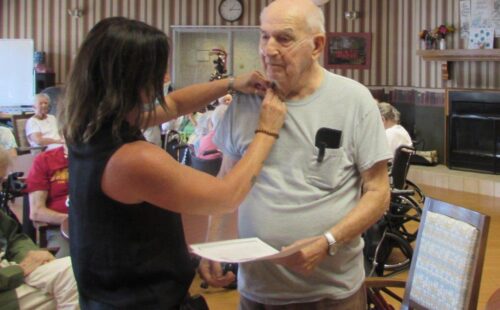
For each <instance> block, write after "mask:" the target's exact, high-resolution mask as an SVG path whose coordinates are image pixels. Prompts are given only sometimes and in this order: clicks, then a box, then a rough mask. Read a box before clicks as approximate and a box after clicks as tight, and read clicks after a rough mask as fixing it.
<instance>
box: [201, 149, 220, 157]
mask: <svg viewBox="0 0 500 310" xmlns="http://www.w3.org/2000/svg"><path fill="white" fill-rule="evenodd" d="M217 153H220V151H219V150H217V149H215V150H208V151H205V152H203V156H205V155H212V154H217Z"/></svg>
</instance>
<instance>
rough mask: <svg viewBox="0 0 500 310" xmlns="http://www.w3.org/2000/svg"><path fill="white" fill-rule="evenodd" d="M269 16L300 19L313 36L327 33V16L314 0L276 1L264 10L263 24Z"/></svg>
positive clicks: (261, 17)
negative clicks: (264, 19) (275, 15)
mask: <svg viewBox="0 0 500 310" xmlns="http://www.w3.org/2000/svg"><path fill="white" fill-rule="evenodd" d="M268 14H277V16H280V15H282V14H283V15H286V16H287V18H294V19H298V20H300V21H301V22H303V23H304V26H305V27H306V29H304V30H306V31H307V32H309V33H311V34H317V33H325V15H324V14H323V11H322V10H321V9H320V8H319V7H318V6H317V5H316V4H315V3H314V2H313V1H312V0H275V1H273V2H271V3H270V4H269V5H268V6H267V7H265V8H264V10H262V12H261V14H260V19H261V22H262V19H263V18H264V17H265V16H266V15H268Z"/></svg>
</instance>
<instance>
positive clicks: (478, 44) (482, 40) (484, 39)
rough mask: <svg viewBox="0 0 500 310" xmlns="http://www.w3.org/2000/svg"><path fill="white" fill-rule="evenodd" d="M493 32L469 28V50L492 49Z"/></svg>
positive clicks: (491, 29)
mask: <svg viewBox="0 0 500 310" xmlns="http://www.w3.org/2000/svg"><path fill="white" fill-rule="evenodd" d="M493 32H494V30H493V28H471V30H470V35H469V48H470V49H483V48H484V49H491V48H493Z"/></svg>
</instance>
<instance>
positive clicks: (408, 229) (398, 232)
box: [363, 146, 425, 276]
mask: <svg viewBox="0 0 500 310" xmlns="http://www.w3.org/2000/svg"><path fill="white" fill-rule="evenodd" d="M414 151H415V150H414V149H413V148H412V147H408V146H401V147H400V148H398V150H397V151H396V154H395V156H394V161H393V165H392V169H391V171H390V173H389V175H390V179H391V200H390V204H389V209H388V210H387V212H386V213H385V214H384V216H383V217H382V218H381V219H380V220H379V221H378V222H377V223H375V224H374V225H373V226H372V227H370V228H369V229H368V230H367V231H366V232H365V233H364V235H363V237H364V239H365V248H364V249H363V252H364V255H365V271H366V273H367V275H368V276H372V275H374V274H376V275H377V276H390V275H392V274H395V273H397V272H400V271H403V270H405V269H407V268H408V267H409V266H410V263H411V258H412V256H413V248H412V245H411V244H412V243H413V242H414V241H415V240H416V238H417V234H418V225H419V223H420V217H421V215H422V208H421V206H420V204H421V203H422V202H423V201H424V200H425V196H424V194H423V193H422V191H421V190H420V189H419V188H418V186H416V185H415V184H413V183H411V184H410V183H409V182H408V180H406V175H407V173H408V169H409V165H410V158H411V156H412V154H413V153H414Z"/></svg>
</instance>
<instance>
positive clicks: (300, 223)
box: [200, 0, 392, 310]
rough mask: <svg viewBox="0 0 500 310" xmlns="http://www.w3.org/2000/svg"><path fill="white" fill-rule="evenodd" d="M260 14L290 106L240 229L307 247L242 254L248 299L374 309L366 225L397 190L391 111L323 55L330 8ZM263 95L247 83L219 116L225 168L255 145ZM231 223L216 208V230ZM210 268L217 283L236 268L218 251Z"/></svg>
mask: <svg viewBox="0 0 500 310" xmlns="http://www.w3.org/2000/svg"><path fill="white" fill-rule="evenodd" d="M260 18H261V26H260V28H261V37H260V49H259V53H260V56H261V60H262V63H263V66H264V69H265V72H266V75H267V78H268V79H270V80H273V81H274V82H275V85H276V87H277V90H278V91H279V92H280V93H281V94H282V97H283V98H284V99H285V100H286V104H287V107H288V113H287V118H286V121H285V125H284V126H283V129H282V130H281V132H280V134H279V140H278V141H277V143H276V144H275V146H274V148H273V151H272V153H271V155H270V156H269V158H268V159H267V160H266V161H265V163H264V168H263V170H262V172H261V173H260V175H259V176H258V177H257V179H256V183H255V185H254V187H253V189H252V191H251V192H250V194H249V196H248V197H247V198H246V199H245V200H244V201H243V203H242V205H241V206H240V208H239V211H238V212H239V214H238V218H239V220H238V224H239V234H240V237H242V238H246V237H259V238H261V239H262V240H264V241H265V242H267V243H269V244H270V245H272V246H273V247H274V248H276V249H282V248H283V247H287V246H290V245H292V244H297V243H302V242H303V243H304V246H303V248H302V249H301V250H300V251H299V252H297V253H295V254H293V255H291V256H289V257H287V258H284V259H281V260H279V261H274V262H269V261H259V262H251V263H244V264H242V265H241V266H240V269H239V274H238V288H239V291H240V293H241V299H240V309H308V310H309V309H349V310H352V309H365V307H366V303H365V300H366V297H365V292H364V288H363V281H364V277H365V273H364V268H363V253H362V250H363V241H362V239H361V234H362V233H363V232H364V231H365V230H366V229H367V228H368V227H370V226H371V225H372V224H373V223H375V222H376V221H377V220H378V219H379V218H380V217H381V216H382V214H383V213H384V211H385V210H386V208H387V206H388V202H389V197H390V195H389V181H388V177H387V160H388V159H389V158H391V156H392V154H391V153H390V151H389V148H388V145H387V140H386V137H385V133H384V128H383V126H382V122H381V117H380V114H379V111H378V109H377V106H376V105H375V104H373V98H372V96H371V94H370V92H369V91H368V89H366V87H364V86H362V85H361V84H359V83H357V82H355V81H353V80H350V79H347V78H345V77H342V76H339V75H336V74H333V73H331V72H328V71H326V70H325V69H323V68H322V67H321V65H320V64H319V63H318V59H319V58H320V54H321V52H322V51H323V49H324V45H325V34H324V32H325V30H324V26H323V24H324V16H323V12H322V11H321V9H320V8H318V7H317V6H316V5H314V4H313V3H312V1H311V0H276V1H273V2H272V3H271V4H270V5H269V6H267V7H266V8H265V9H264V10H263V11H262V13H261V16H260ZM260 102H261V98H259V97H258V96H251V95H247V96H244V95H241V94H236V95H235V97H234V100H233V103H232V104H231V106H230V107H229V109H228V111H227V112H226V115H225V117H224V119H223V120H222V122H221V123H220V124H219V127H218V128H217V133H216V135H215V137H214V140H215V143H216V144H217V145H218V147H219V149H221V150H223V152H224V156H223V159H224V160H223V164H222V166H223V167H222V169H221V171H222V172H221V173H223V172H224V171H227V169H228V168H229V167H230V166H231V165H233V164H234V163H235V162H236V161H238V160H239V159H240V158H241V156H242V155H243V154H244V153H245V151H246V149H247V147H248V144H249V142H250V141H251V139H252V137H253V135H254V132H253V128H255V124H256V123H257V121H258V111H259V106H260ZM270 134H272V133H270ZM221 227H222V226H221V219H220V218H213V219H212V227H211V229H210V233H209V240H215V239H217V237H220V236H217V233H220V231H221ZM200 273H201V274H202V276H203V277H204V278H205V280H206V281H207V282H208V283H209V284H211V285H214V286H225V285H227V284H228V283H230V282H231V281H232V280H233V279H234V275H232V274H230V273H228V274H226V275H222V274H221V272H220V266H219V265H218V264H217V263H213V262H212V263H210V262H207V261H202V263H201V265H200Z"/></svg>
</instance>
